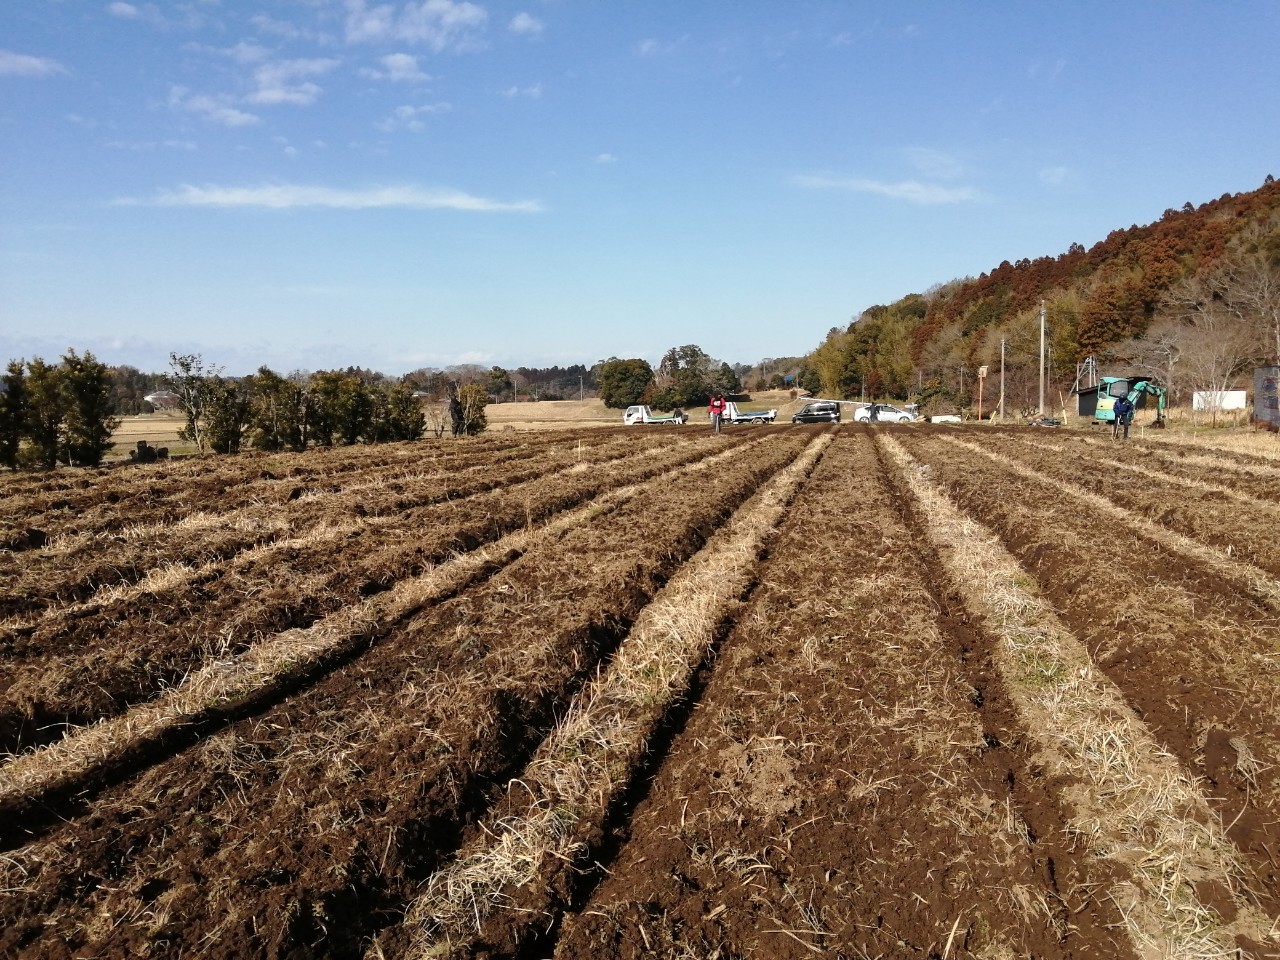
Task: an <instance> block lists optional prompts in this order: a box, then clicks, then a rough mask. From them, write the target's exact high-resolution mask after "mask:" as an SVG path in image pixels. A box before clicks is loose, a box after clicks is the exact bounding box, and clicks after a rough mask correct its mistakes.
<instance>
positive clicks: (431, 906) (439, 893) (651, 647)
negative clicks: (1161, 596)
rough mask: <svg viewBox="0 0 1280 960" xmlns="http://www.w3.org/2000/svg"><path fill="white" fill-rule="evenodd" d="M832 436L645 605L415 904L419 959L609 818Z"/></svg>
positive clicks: (448, 947) (475, 923)
mask: <svg viewBox="0 0 1280 960" xmlns="http://www.w3.org/2000/svg"><path fill="white" fill-rule="evenodd" d="M830 441H831V435H830V434H824V435H823V436H822V437H820V438H818V439H816V440H815V441H814V442H813V443H812V444H810V445H809V446H808V447H807V448H806V449H805V451H804V453H802V454H801V455H800V456H799V457H798V458H797V459H796V460H795V461H794V462H793V463H792V464H791V465H789V466H788V467H786V468H785V469H784V470H782V471H780V472H779V474H778V475H776V476H775V477H774V479H773V480H772V481H770V483H769V484H768V485H767V486H766V487H765V488H764V489H762V490H761V491H760V492H759V493H758V494H757V495H756V496H755V497H754V498H752V500H750V501H748V503H747V504H746V505H745V506H744V507H743V508H742V509H741V510H740V511H739V512H738V513H737V514H736V515H735V516H734V517H733V519H732V520H731V521H730V522H729V524H728V525H727V526H726V527H725V529H723V530H722V531H721V532H720V533H718V534H717V535H716V536H715V537H714V538H713V539H712V540H711V541H710V543H708V544H707V546H706V547H704V548H703V550H702V551H700V552H699V553H698V554H697V555H696V556H695V557H694V558H693V559H692V560H691V561H690V562H689V563H687V564H686V565H685V566H684V567H683V568H682V569H681V570H680V571H679V572H678V573H677V574H676V575H675V576H674V577H673V578H672V579H671V581H670V582H669V583H668V584H667V586H666V587H665V588H664V589H663V591H662V592H661V593H660V594H659V595H658V596H657V597H656V598H655V600H654V601H653V602H652V603H651V604H650V605H649V606H648V607H646V608H645V610H644V611H643V612H642V614H641V615H640V617H639V618H638V619H637V621H636V623H635V625H634V627H633V628H632V630H631V632H630V634H629V635H628V637H627V639H626V640H625V641H624V642H623V644H622V645H621V647H620V648H619V650H618V652H617V654H616V656H615V657H614V658H613V660H612V662H611V663H610V664H609V666H608V668H607V670H605V671H604V672H603V673H602V674H601V675H600V676H599V677H597V679H596V680H595V681H594V682H592V683H591V684H589V685H588V687H586V688H585V689H584V690H583V691H582V693H581V695H580V696H579V697H577V698H576V699H575V701H574V703H573V704H572V706H571V708H570V710H569V711H568V713H567V715H566V716H565V718H564V719H563V720H562V721H561V722H560V724H559V725H558V726H557V727H556V729H555V730H554V731H553V732H552V733H551V734H550V735H549V736H548V738H547V739H546V741H544V743H543V744H542V746H541V747H540V748H539V750H538V752H537V754H536V755H535V757H534V759H533V761H532V762H531V763H530V764H529V766H528V768H527V769H526V771H525V772H524V775H523V776H522V777H520V779H518V780H515V781H513V782H512V784H511V785H510V786H509V787H508V796H507V804H506V809H507V810H508V811H515V812H508V813H506V814H504V815H493V816H491V817H490V818H489V819H488V820H487V821H486V822H485V823H484V824H483V825H482V828H483V830H484V835H483V836H482V837H481V838H480V839H479V840H478V841H477V842H475V843H473V844H471V845H470V846H469V847H468V848H465V849H464V850H463V851H462V853H461V855H460V856H459V858H458V859H457V860H456V861H455V862H454V863H453V864H452V865H450V866H449V867H446V868H445V869H443V870H441V871H439V872H438V873H436V874H435V875H434V876H432V878H431V879H430V880H429V881H428V883H427V886H426V890H425V892H424V893H423V894H422V896H421V897H420V898H419V899H418V900H417V901H416V902H415V903H414V904H413V905H412V906H411V908H410V910H409V912H408V917H407V920H406V922H407V923H408V924H410V925H411V931H412V944H413V945H412V947H411V949H410V950H409V953H408V956H410V957H435V956H443V955H449V954H452V953H454V952H456V951H462V952H465V947H464V944H465V943H466V942H467V940H468V938H469V937H470V936H471V935H472V934H473V933H474V932H477V931H479V930H480V929H481V928H482V927H483V926H484V923H485V921H486V919H487V918H488V917H489V916H490V915H491V914H492V913H493V911H494V910H495V909H497V908H498V907H500V906H501V905H502V904H503V903H505V902H507V900H508V896H509V894H508V891H510V890H511V888H526V889H525V890H524V893H525V894H526V895H527V894H529V893H530V889H529V888H532V887H533V885H534V882H535V880H536V881H538V886H539V888H540V889H544V890H545V888H546V887H547V886H548V880H547V876H546V874H547V872H548V870H549V869H550V870H556V871H558V870H560V869H563V868H564V867H565V866H567V865H571V864H572V863H574V862H575V861H576V860H577V859H578V858H579V856H580V855H581V854H582V853H583V851H584V850H585V843H584V840H583V837H584V834H585V831H584V824H592V825H596V826H598V825H599V824H600V823H601V822H602V821H603V818H604V815H605V812H606V811H607V809H608V808H609V805H610V804H611V803H612V802H613V800H614V799H615V798H616V797H617V796H618V795H619V793H620V791H621V790H622V789H623V787H624V786H625V784H626V783H627V781H628V779H629V777H630V775H631V771H632V769H633V767H634V765H635V764H636V763H637V762H638V760H639V757H640V756H641V755H642V754H643V751H644V749H645V745H646V744H647V742H648V740H649V737H650V736H651V734H652V732H653V730H654V728H655V727H656V725H657V723H658V722H659V721H660V720H661V718H662V717H663V716H664V715H665V713H666V711H667V710H668V709H669V707H670V704H671V703H672V701H673V700H674V699H675V698H676V697H677V696H678V695H679V694H681V693H682V692H683V691H684V690H685V689H687V687H688V683H689V680H690V677H691V675H692V673H693V671H694V669H696V667H697V665H698V663H699V662H701V660H702V659H703V657H704V656H705V654H706V651H707V649H708V648H709V647H710V644H711V643H712V640H713V639H714V633H715V629H716V626H717V624H718V623H719V622H720V621H721V619H722V618H723V616H724V613H725V611H726V609H727V607H728V605H729V604H730V603H731V602H732V600H733V599H734V598H735V597H736V596H738V595H739V594H740V593H741V591H742V590H743V589H745V587H746V586H747V585H748V584H749V582H750V580H751V578H752V576H753V570H754V567H755V564H756V562H757V558H758V555H759V550H760V546H761V543H762V541H763V538H764V536H765V535H766V534H767V533H768V531H769V530H771V529H773V527H774V526H775V525H776V524H777V523H778V521H779V519H780V518H781V516H782V514H783V511H784V510H785V508H786V505H787V503H788V502H789V500H790V498H791V497H792V496H793V495H794V492H795V490H796V488H797V487H798V485H799V483H800V481H801V480H802V479H803V477H804V476H805V475H806V474H807V473H808V472H809V471H810V470H811V469H812V467H813V465H814V463H815V462H816V461H817V459H818V457H819V456H820V455H821V453H822V451H823V450H824V449H825V448H826V446H827V445H828V444H829V443H830ZM536 896H537V895H536V894H535V897H536ZM522 909H524V910H527V909H529V908H528V907H527V905H526V906H522Z"/></svg>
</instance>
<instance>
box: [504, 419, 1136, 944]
mask: <svg viewBox="0 0 1280 960" xmlns="http://www.w3.org/2000/svg"><path fill="white" fill-rule="evenodd" d="M884 475H885V472H884V469H883V465H882V463H881V462H880V460H879V459H878V456H877V453H876V451H875V449H874V448H873V446H872V443H871V442H870V440H869V438H868V434H867V433H866V432H865V431H859V432H857V433H853V432H851V431H844V432H842V433H840V434H839V435H838V440H837V442H836V444H835V445H834V446H833V447H832V448H831V449H830V450H829V451H828V453H827V455H826V457H825V458H824V460H823V462H822V463H821V464H819V466H818V468H817V469H816V470H815V471H814V474H813V475H812V476H811V478H810V479H809V481H808V482H807V484H806V485H805V487H804V489H803V490H802V492H801V495H800V496H799V497H798V498H797V499H796V501H795V503H794V505H793V507H792V509H791V511H790V513H789V515H788V516H787V518H786V520H785V521H784V523H783V525H782V527H781V529H780V530H779V535H778V537H777V539H776V540H775V541H774V542H773V544H772V546H771V548H770V551H769V558H768V561H767V563H766V564H765V565H764V567H763V568H762V569H761V571H760V584H759V586H758V587H757V588H756V589H755V591H754V592H753V593H752V595H751V597H750V600H749V601H748V602H747V604H746V606H745V607H744V608H743V609H741V610H740V611H739V612H738V613H737V614H736V615H735V617H734V620H735V624H734V626H733V628H732V630H731V631H730V632H729V633H728V636H727V638H726V639H725V640H724V643H723V646H722V647H721V648H720V650H719V652H718V655H717V657H716V659H715V660H714V663H713V665H712V666H711V669H710V671H709V677H708V676H705V675H704V677H703V678H702V680H701V681H700V685H699V688H698V692H699V693H700V695H697V696H695V698H694V702H691V703H690V704H688V706H687V708H686V709H685V710H683V711H682V712H681V714H680V715H679V716H678V717H677V718H676V720H675V723H676V727H675V729H673V730H672V731H671V734H670V736H671V741H670V745H669V749H667V748H665V747H664V749H663V750H662V751H661V752H660V753H659V754H658V755H655V756H654V757H653V758H651V760H650V762H649V766H650V767H651V768H656V769H652V770H646V771H645V772H644V779H643V780H642V781H641V782H639V783H638V784H637V785H636V790H635V794H634V795H633V796H632V797H631V798H630V803H629V805H628V806H627V807H626V808H625V809H623V810H621V811H619V812H618V813H617V815H616V816H615V817H614V818H613V820H612V822H611V823H610V825H609V829H608V831H607V833H606V836H605V837H604V838H603V841H602V845H603V850H602V852H601V854H600V856H601V859H602V864H601V866H600V867H599V869H598V870H597V871H595V873H594V875H593V876H591V877H590V878H589V879H588V883H587V885H586V887H585V889H581V890H579V891H577V894H578V895H577V898H576V900H575V901H574V904H573V906H572V907H571V908H570V911H569V912H568V913H567V914H566V915H565V916H564V917H563V921H562V923H563V926H562V927H561V928H560V929H559V930H558V936H557V937H556V938H555V939H554V941H553V942H554V949H555V956H556V958H557V960H577V958H586V957H591V958H594V957H600V956H609V957H619V958H633V957H635V958H639V957H646V958H648V957H671V958H676V957H691V956H699V957H712V956H714V957H720V958H724V960H729V958H737V957H748V956H769V957H779V958H789V957H806V956H810V955H812V954H814V953H817V954H819V955H824V956H848V957H853V956H858V957H864V956H865V957H871V956H886V955H893V956H898V955H919V956H925V955H928V956H931V957H939V956H948V957H958V956H962V955H971V956H988V957H997V956H1001V957H1003V956H1010V955H1014V954H1016V955H1028V954H1031V955H1034V956H1037V957H1067V956H1073V957H1088V956H1093V957H1106V958H1114V957H1121V956H1127V955H1129V951H1128V949H1127V945H1125V944H1124V943H1122V942H1118V941H1117V940H1116V937H1115V933H1114V931H1113V929H1111V928H1112V927H1113V926H1114V925H1115V924H1116V923H1118V921H1119V915H1118V914H1117V913H1116V912H1115V911H1114V910H1113V909H1111V908H1110V906H1109V905H1108V904H1107V903H1106V902H1105V901H1104V900H1102V898H1099V897H1095V896H1092V895H1091V894H1090V893H1089V892H1088V888H1087V887H1085V886H1083V885H1080V884H1079V883H1078V880H1079V876H1080V875H1081V874H1082V873H1085V874H1088V875H1092V874H1094V873H1095V871H1094V870H1093V868H1092V866H1091V865H1090V864H1088V863H1085V864H1080V863H1077V857H1076V855H1075V853H1074V851H1073V850H1072V849H1071V846H1072V845H1071V843H1070V842H1069V839H1068V838H1066V837H1064V836H1063V833H1062V830H1061V821H1062V814H1061V811H1060V810H1059V808H1058V805H1057V803H1056V801H1055V800H1054V799H1053V798H1052V796H1051V794H1050V792H1049V790H1048V789H1047V787H1046V785H1045V783H1044V781H1043V778H1042V776H1040V774H1039V772H1038V770H1037V768H1036V764H1035V760H1034V757H1032V756H1031V755H1030V754H1029V752H1028V751H1027V749H1026V747H1025V745H1024V744H1025V738H1024V737H1023V735H1022V734H1021V733H1017V732H1016V731H1015V727H1016V723H1015V722H1014V721H1013V720H1012V711H1011V710H1010V708H1009V707H1008V704H1007V702H1005V701H1004V698H1002V695H1001V688H1000V682H999V679H998V677H993V676H991V675H989V673H988V670H989V667H988V665H987V663H986V660H985V659H984V654H983V652H982V651H981V649H980V648H981V643H982V638H981V635H979V634H975V633H974V632H972V631H971V630H970V629H969V628H968V627H967V626H966V625H965V622H964V619H965V618H963V617H962V616H953V615H952V614H951V613H949V612H948V611H947V609H946V607H947V606H948V605H949V598H948V597H947V596H946V595H945V594H944V595H936V594H935V593H934V591H933V590H932V580H931V577H930V576H929V573H930V567H929V562H930V556H931V555H930V552H929V551H928V550H927V549H925V548H922V546H921V541H920V540H919V535H918V532H917V531H916V530H915V527H914V521H913V519H912V516H911V514H910V511H909V510H908V509H907V507H906V505H905V504H904V503H903V502H902V500H901V499H900V498H899V497H898V495H897V492H896V491H895V490H894V489H893V488H891V487H890V486H888V485H887V484H886V483H885V482H884V481H883V479H882V477H884ZM922 568H923V575H922V572H921V571H922ZM702 683H705V688H702V686H701V684H702ZM975 687H976V688H977V689H979V690H983V691H985V697H984V696H982V695H978V696H975ZM975 701H976V705H975ZM650 775H652V778H651V782H650ZM1059 885H1061V886H1062V887H1065V889H1062V890H1061V891H1059V890H1058V889H1056V887H1057V886H1059ZM517 906H524V904H523V903H521V902H519V901H517ZM550 952H551V951H550V949H549V947H548V943H547V942H545V941H543V942H538V943H537V944H536V945H535V946H534V947H532V948H526V949H523V950H519V951H510V950H499V951H495V952H494V954H493V956H546V955H548V954H549V953H550Z"/></svg>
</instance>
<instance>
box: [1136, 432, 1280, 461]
mask: <svg viewBox="0 0 1280 960" xmlns="http://www.w3.org/2000/svg"><path fill="white" fill-rule="evenodd" d="M1144 439H1146V440H1153V441H1155V442H1157V443H1161V444H1167V445H1168V446H1173V447H1180V448H1189V449H1193V450H1203V451H1206V452H1211V451H1214V450H1224V451H1227V452H1228V453H1245V454H1249V455H1250V456H1255V457H1265V458H1266V459H1268V460H1276V461H1280V433H1268V432H1267V431H1265V430H1247V431H1243V430H1231V431H1226V430H1222V431H1219V430H1209V431H1201V432H1196V433H1180V432H1167V433H1162V432H1160V431H1158V430H1149V431H1147V432H1146V434H1145V436H1144Z"/></svg>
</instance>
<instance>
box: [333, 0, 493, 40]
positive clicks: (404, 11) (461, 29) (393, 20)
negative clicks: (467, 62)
mask: <svg viewBox="0 0 1280 960" xmlns="http://www.w3.org/2000/svg"><path fill="white" fill-rule="evenodd" d="M346 8H347V19H346V34H347V42H348V43H376V42H387V41H400V42H402V43H421V44H424V45H426V46H427V47H429V48H430V49H431V50H433V51H435V52H436V53H440V52H442V51H444V50H455V51H462V50H474V49H478V48H479V47H480V46H482V45H483V44H482V40H481V36H482V34H483V31H484V28H485V27H486V25H487V24H488V21H489V15H488V14H487V13H486V12H485V11H484V8H482V7H478V6H476V5H475V4H474V3H467V2H465V0H462V2H457V0H418V2H410V3H405V4H401V6H400V8H399V10H397V9H396V8H395V6H393V5H392V4H389V3H384V4H379V5H378V6H374V7H370V6H369V5H368V2H367V0H346Z"/></svg>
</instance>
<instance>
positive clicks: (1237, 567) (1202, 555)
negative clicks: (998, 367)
mask: <svg viewBox="0 0 1280 960" xmlns="http://www.w3.org/2000/svg"><path fill="white" fill-rule="evenodd" d="M942 439H944V440H945V441H946V442H947V443H951V444H955V445H956V446H957V447H962V448H964V449H965V450H968V451H970V452H971V453H976V454H979V455H980V456H983V457H986V458H988V459H990V460H993V461H995V462H996V463H999V464H1000V465H1001V466H1003V467H1006V468H1007V469H1009V470H1012V471H1013V472H1014V473H1017V474H1019V475H1020V476H1024V477H1029V478H1032V479H1035V480H1043V479H1044V478H1043V477H1041V476H1040V475H1039V474H1038V473H1036V471H1035V470H1033V469H1031V468H1030V467H1028V466H1026V465H1025V464H1022V463H1019V462H1018V461H1017V460H1014V459H1012V458H1011V457H1006V456H1005V455H1004V454H1001V453H996V452H995V451H992V450H988V449H986V448H984V447H983V446H981V445H979V444H976V443H969V442H968V441H965V440H960V439H958V438H956V437H943V438H942ZM1054 488H1055V489H1056V490H1057V491H1058V492H1059V493H1062V494H1064V495H1066V496H1068V497H1073V498H1075V499H1077V500H1080V501H1082V502H1084V503H1087V504H1088V505H1089V506H1090V507H1092V508H1093V509H1095V510H1097V511H1098V512H1099V513H1101V514H1103V515H1104V516H1106V517H1109V518H1110V519H1112V520H1114V521H1116V522H1117V523H1122V524H1124V525H1125V526H1128V527H1130V528H1132V529H1135V530H1137V531H1138V532H1139V533H1140V534H1142V536H1144V537H1146V538H1148V539H1149V540H1154V541H1155V542H1156V543H1159V544H1161V545H1162V546H1164V547H1165V548H1166V549H1168V550H1170V551H1172V552H1174V553H1179V554H1182V555H1183V556H1185V557H1187V558H1189V559H1191V560H1193V561H1197V562H1199V563H1201V564H1203V565H1205V566H1207V567H1209V568H1210V569H1212V570H1213V571H1215V572H1216V573H1217V574H1218V575H1219V576H1222V577H1223V578H1225V579H1227V580H1231V581H1234V582H1235V583H1238V584H1240V586H1241V587H1242V588H1243V589H1244V590H1245V592H1246V593H1248V594H1249V595H1250V596H1253V597H1256V598H1257V599H1258V600H1260V601H1262V602H1263V603H1265V604H1266V605H1267V606H1269V607H1270V608H1271V609H1273V610H1277V611H1280V582H1277V581H1276V580H1275V579H1273V578H1272V577H1271V576H1270V575H1269V574H1268V573H1267V572H1266V571H1264V570H1259V569H1258V568H1257V567H1255V566H1253V565H1252V564H1249V563H1242V562H1241V561H1239V560H1233V559H1231V557H1230V556H1229V555H1228V554H1227V553H1226V552H1224V551H1219V550H1215V549H1214V548H1212V547H1209V546H1206V545H1205V544H1203V543H1200V542H1199V541H1196V540H1193V539H1191V538H1190V537H1187V536H1183V535H1182V534H1180V533H1177V532H1175V531H1173V530H1169V529H1166V528H1165V527H1162V526H1160V525H1159V524H1157V523H1153V522H1151V521H1150V520H1145V519H1143V518H1142V517H1139V516H1137V515H1136V514H1134V513H1133V512H1132V511H1130V510H1126V509H1124V508H1123V507H1118V506H1116V505H1115V504H1114V503H1112V502H1111V501H1110V500H1108V499H1107V498H1106V497H1100V496H1098V495H1097V494H1096V493H1093V492H1092V491H1089V490H1086V489H1084V488H1083V487H1080V486H1077V485H1075V484H1070V483H1063V482H1059V481H1055V482H1054Z"/></svg>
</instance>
